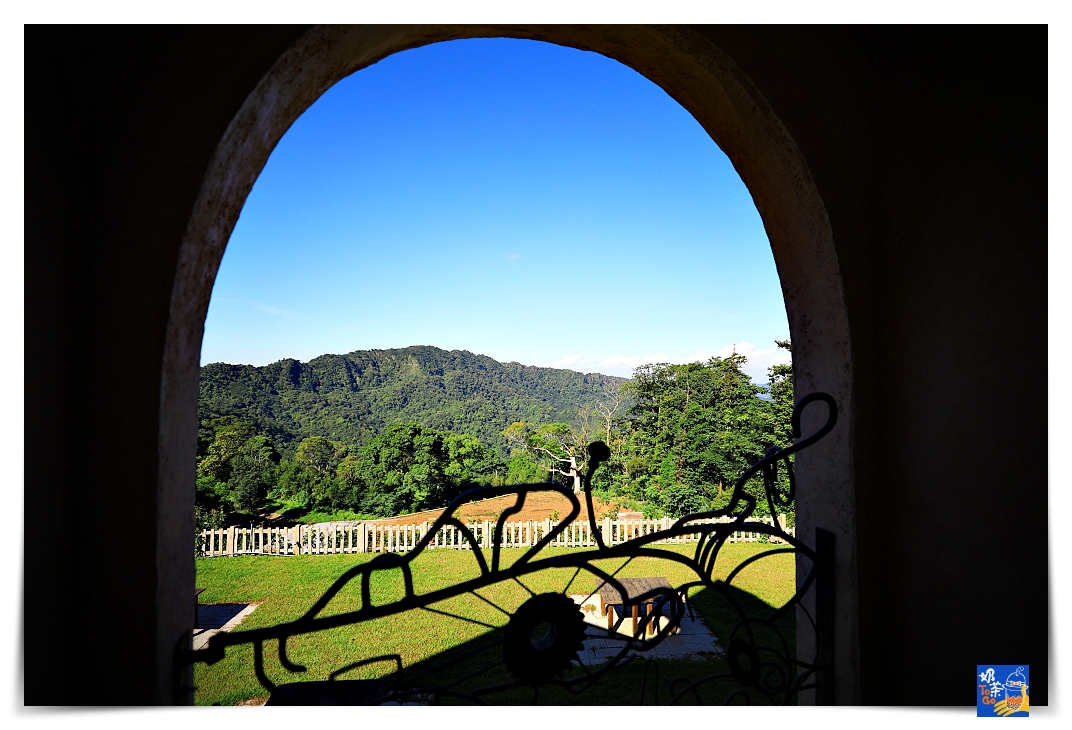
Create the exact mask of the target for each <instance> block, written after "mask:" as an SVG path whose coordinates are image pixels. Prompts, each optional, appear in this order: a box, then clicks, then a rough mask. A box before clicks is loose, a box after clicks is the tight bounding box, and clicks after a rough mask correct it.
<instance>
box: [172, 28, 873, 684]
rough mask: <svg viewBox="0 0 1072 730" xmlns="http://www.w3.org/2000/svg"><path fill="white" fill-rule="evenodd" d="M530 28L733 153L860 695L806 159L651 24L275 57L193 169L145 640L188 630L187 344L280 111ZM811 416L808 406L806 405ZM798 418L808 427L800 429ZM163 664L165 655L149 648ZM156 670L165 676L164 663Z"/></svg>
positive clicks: (372, 41)
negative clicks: (796, 407) (825, 402)
mask: <svg viewBox="0 0 1072 730" xmlns="http://www.w3.org/2000/svg"><path fill="white" fill-rule="evenodd" d="M492 36H496V37H502V36H507V37H515V38H528V39H534V40H543V41H547V42H551V43H556V44H559V45H565V46H572V47H575V48H580V49H584V50H591V51H596V52H598V53H601V54H603V55H606V56H608V57H610V58H613V59H615V60H617V61H620V62H622V63H624V64H626V65H627V66H630V67H632V68H633V69H635V70H636V71H638V72H639V73H640V74H642V75H643V76H645V77H647V78H648V79H650V80H651V81H653V82H654V83H656V84H657V85H659V86H660V87H662V88H663V89H664V90H666V91H667V93H669V94H670V95H671V96H672V97H673V98H675V99H676V100H677V101H678V102H679V103H681V104H682V106H684V107H685V109H687V110H688V111H689V112H690V113H691V114H692V115H693V116H694V117H695V118H696V119H697V121H699V123H700V124H701V125H702V126H703V127H704V129H706V130H707V132H708V133H709V134H710V135H711V137H712V138H713V139H714V140H715V142H716V143H717V144H719V146H720V147H721V148H722V149H723V150H724V151H725V152H726V154H727V155H728V156H729V157H730V159H731V161H732V162H733V164H734V166H735V167H736V169H737V171H738V173H739V174H740V176H741V178H742V179H743V180H744V182H745V184H746V185H747V186H748V188H749V190H750V191H751V193H752V196H753V198H754V200H755V203H756V206H757V208H758V210H759V212H760V214H761V216H762V217H763V221H764V225H765V227H766V229H767V233H768V237H769V239H770V242H771V246H772V249H773V252H774V256H775V261H776V264H777V266H778V271H779V277H780V279H781V283H782V290H783V294H784V296H785V300H786V310H787V314H788V318H789V327H790V333H791V336H792V339H793V341H794V345H795V347H794V361H795V362H794V369H795V379H796V384H797V392H798V394H806V393H808V392H811V391H816V390H821V391H825V392H828V393H830V394H832V395H833V396H834V397H835V399H836V400H837V402H838V404H839V407H840V411H841V421H840V426H839V429H838V430H837V431H836V432H835V433H834V434H832V435H831V437H829V438H828V439H826V440H825V441H824V442H822V443H821V444H820V445H819V446H817V447H816V448H815V449H814V450H812V451H810V452H808V453H806V454H802V455H801V457H800V460H799V461H798V474H799V483H800V486H799V498H798V509H797V512H798V517H797V519H798V534H799V535H801V536H804V537H805V539H807V536H808V535H811V534H813V533H814V530H815V528H816V527H822V528H824V529H827V530H829V531H830V532H832V533H834V535H835V536H836V539H837V541H838V547H837V573H836V576H837V577H836V585H837V597H836V604H835V605H836V612H837V613H836V615H837V626H838V631H837V633H836V635H835V637H836V638H835V642H836V644H835V663H836V664H835V666H836V672H837V678H836V686H837V687H838V696H839V700H840V701H842V702H852V701H855V700H856V699H857V698H858V697H859V690H858V686H859V682H858V677H857V671H856V665H857V661H856V656H857V650H856V588H855V585H856V563H855V508H854V495H853V483H852V474H851V459H850V455H851V448H852V425H853V404H852V370H851V360H850V354H849V336H848V321H847V315H846V312H845V304H844V298H843V294H842V290H841V282H840V277H839V274H838V266H837V260H836V254H835V252H834V247H833V242H832V237H831V231H830V226H829V221H828V220H827V216H826V212H825V208H824V206H823V203H822V200H821V199H820V198H819V195H818V193H817V190H816V188H815V185H814V182H813V181H812V180H811V177H810V174H809V173H808V170H807V166H806V164H805V162H804V160H803V158H802V156H801V155H800V152H799V151H798V150H797V149H796V146H795V145H794V143H793V141H792V139H791V138H790V137H789V135H788V133H787V132H786V130H785V129H784V127H783V126H782V125H781V124H780V123H779V122H778V120H777V118H776V117H775V115H774V114H773V112H772V110H771V109H770V108H769V107H768V106H767V105H766V103H765V102H764V100H763V97H762V95H761V94H760V93H759V91H758V90H757V89H755V88H754V87H753V86H751V84H750V82H749V81H748V79H747V78H745V77H744V76H743V74H741V73H740V71H739V70H737V69H736V66H735V65H734V63H733V61H732V60H731V59H729V58H728V57H726V56H725V55H724V54H722V53H721V52H720V51H719V50H718V49H717V48H715V47H714V46H712V45H711V44H710V43H709V42H707V41H706V40H704V39H702V38H699V37H698V36H694V35H691V34H689V33H688V32H685V31H678V30H674V31H667V30H659V29H651V28H535V29H534V28H515V29H503V28H481V27H471V28H450V27H436V28H422V27H408V28H401V29H399V28H371V29H369V28H359V29H353V28H315V29H313V30H311V31H309V32H308V33H307V34H306V35H305V36H304V37H303V38H302V39H300V40H299V41H298V42H297V43H296V44H295V45H294V46H293V47H291V48H290V49H289V50H288V51H287V53H285V54H284V55H283V56H282V57H281V58H280V59H279V61H278V62H277V63H276V64H275V66H274V67H273V69H272V70H271V71H270V72H269V73H268V75H267V76H265V78H264V79H262V81H261V82H260V84H259V85H258V86H257V88H256V90H255V91H254V92H253V94H251V95H250V97H249V98H248V99H247V100H246V102H245V104H244V105H243V107H242V109H241V110H240V112H239V113H238V115H237V116H236V117H235V119H234V120H232V122H231V124H230V126H229V127H228V130H227V132H226V134H225V136H224V138H223V140H222V141H221V142H220V144H219V146H218V148H217V151H216V154H215V156H214V158H213V161H212V163H211V166H210V168H209V171H208V173H207V175H206V178H205V181H204V184H203V186H202V190H201V193H200V196H199V198H198V201H197V204H196V207H195V209H194V212H193V215H192V217H191V220H190V223H189V226H188V229H187V233H186V237H185V239H184V241H183V245H182V250H181V253H180V261H179V266H178V269H177V272H176V279H175V287H174V291H173V296H172V302H171V314H170V320H169V325H168V334H167V342H166V350H165V357H164V366H163V373H162V376H163V379H162V391H161V402H160V403H161V416H160V418H161V422H160V467H159V480H158V505H159V508H158V510H159V511H158V516H157V519H158V525H157V528H158V531H159V535H160V541H159V543H158V548H157V565H158V566H160V569H161V575H160V582H159V584H158V589H157V610H158V616H159V623H158V627H159V628H158V643H159V646H160V647H165V646H166V647H167V648H168V649H170V647H172V646H174V644H175V640H176V637H177V636H180V635H181V633H182V632H183V631H184V630H186V629H187V628H188V625H187V624H188V621H189V616H188V611H187V609H186V608H185V607H187V606H189V603H190V601H191V599H192V592H193V566H192V559H191V556H190V555H189V549H188V546H189V543H190V540H189V539H188V538H189V536H190V533H191V532H192V519H191V518H190V515H191V513H192V493H191V489H190V485H191V484H192V482H193V454H194V453H195V452H196V439H197V436H196V432H197V416H196V414H197V393H198V388H197V382H198V367H199V353H200V345H201V339H202V334H203V328H204V321H205V316H206V313H207V309H208V302H209V297H210V295H211V291H212V285H213V281H214V278H215V275H216V271H217V269H218V267H219V264H220V261H221V258H222V255H223V251H224V248H225V246H226V243H227V240H228V238H229V236H230V233H231V231H232V229H233V227H234V225H235V222H236V220H237V217H238V214H239V212H240V211H241V209H242V206H243V203H244V201H245V198H246V196H247V195H248V193H249V191H250V189H251V188H252V186H253V182H254V181H255V180H256V178H257V176H258V175H259V173H260V171H261V169H262V168H263V166H264V164H265V163H266V161H267V159H268V155H269V154H270V153H271V151H272V149H273V148H274V146H275V145H276V143H277V142H278V141H279V139H280V138H281V137H282V135H283V133H284V132H285V131H286V130H287V128H288V127H289V126H290V124H291V123H293V121H294V120H295V119H296V118H297V117H298V116H299V115H300V114H301V113H302V112H303V111H304V110H305V109H307V108H308V107H309V106H310V105H311V104H312V103H313V102H315V101H316V99H317V98H319V96H320V95H321V94H322V93H324V91H326V90H327V89H328V88H329V87H330V86H331V85H332V84H334V83H335V82H337V81H338V80H340V79H341V78H343V77H345V76H347V75H349V74H351V73H353V72H354V71H357V70H359V69H361V68H363V67H365V66H368V65H370V64H372V63H375V62H377V61H379V60H381V59H382V58H385V57H386V56H388V55H390V54H392V53H396V52H398V51H401V50H405V49H408V48H413V47H417V46H420V45H425V44H428V43H434V42H438V41H445V40H452V39H458V38H473V37H492ZM812 417H814V418H820V417H821V415H820V414H813V416H812ZM805 427H806V428H807V425H806V426H805ZM159 656H160V657H161V661H162V662H163V661H166V657H167V656H168V652H167V651H161V652H160V653H159ZM161 669H162V671H161V677H165V676H167V675H168V674H169V672H168V671H167V669H166V668H165V667H163V666H162V667H161Z"/></svg>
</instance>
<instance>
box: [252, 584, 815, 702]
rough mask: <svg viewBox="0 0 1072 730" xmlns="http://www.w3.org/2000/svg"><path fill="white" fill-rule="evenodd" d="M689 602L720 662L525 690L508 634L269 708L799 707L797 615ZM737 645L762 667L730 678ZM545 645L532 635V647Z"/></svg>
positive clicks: (574, 669)
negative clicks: (793, 682) (730, 651)
mask: <svg viewBox="0 0 1072 730" xmlns="http://www.w3.org/2000/svg"><path fill="white" fill-rule="evenodd" d="M690 602H691V604H692V607H693V609H694V610H695V611H696V612H697V614H698V615H699V616H700V617H701V618H702V619H703V621H704V623H705V624H706V625H707V627H708V629H709V630H710V631H711V632H712V633H713V634H714V636H715V637H716V642H717V643H718V645H719V646H720V647H721V648H722V649H723V653H722V654H720V655H714V656H713V657H712V655H704V656H705V658H703V659H700V658H699V655H696V658H685V659H674V660H671V659H666V658H658V657H657V656H655V654H656V651H657V650H653V651H649V652H646V653H645V654H644V655H637V656H632V657H630V656H628V655H626V658H623V659H621V660H618V661H617V662H616V663H613V662H612V663H610V664H603V665H591V666H580V665H579V664H577V663H576V662H575V663H573V665H572V666H570V668H568V669H566V670H565V671H564V672H563V673H562V674H561V675H560V676H559V677H557V678H556V679H555V680H554V681H552V682H545V683H542V684H539V685H530V684H521V683H518V682H517V681H516V680H515V679H514V677H513V676H512V675H511V673H510V672H509V671H508V670H507V668H506V666H505V661H504V648H503V646H504V636H505V634H506V631H507V628H506V626H505V625H504V626H502V627H499V628H495V629H493V630H489V631H488V632H486V633H484V634H482V635H481V636H479V637H477V638H475V639H472V640H470V641H467V642H465V643H462V644H460V645H458V646H455V647H452V648H450V649H448V650H446V651H443V652H440V653H439V654H436V655H434V656H432V657H429V658H427V659H425V660H423V661H419V662H417V663H414V664H412V665H410V666H407V667H405V668H404V669H401V668H400V667H401V662H400V661H397V662H396V661H395V660H394V659H392V658H388V657H383V658H379V659H376V658H373V659H365V660H362V661H360V662H355V663H354V664H352V665H349V666H348V667H344V668H342V669H340V670H338V671H337V672H335V673H334V674H335V675H336V676H337V677H338V679H337V680H335V681H320V682H304V683H302V682H295V683H291V684H288V685H282V686H281V687H280V690H277V692H276V693H275V695H273V699H272V701H271V702H270V704H290V703H292V704H302V705H308V704H380V703H381V702H382V701H383V700H385V699H386V700H389V701H391V703H392V704H393V703H396V702H397V703H400V704H408V703H415V704H472V703H486V704H490V705H524V704H541V705H544V704H546V705H640V704H646V705H665V704H670V703H673V704H685V705H696V704H702V705H719V704H725V703H729V704H783V703H784V704H796V696H795V695H794V694H793V693H792V692H791V691H790V690H789V689H788V686H787V685H788V684H789V682H787V681H786V680H788V679H790V678H791V677H795V675H796V671H795V669H793V664H792V662H793V659H794V657H795V647H796V626H795V614H794V611H793V610H789V611H787V612H786V614H785V615H783V616H781V617H780V618H779V619H778V620H777V621H776V622H775V623H774V624H768V623H767V622H766V621H765V619H767V618H768V617H769V616H770V615H771V614H772V613H773V612H774V611H775V608H774V607H773V606H771V605H769V604H768V603H766V602H765V601H763V600H761V599H759V598H758V597H756V596H754V595H752V594H750V593H747V592H745V591H743V590H740V589H738V588H735V587H733V586H729V585H726V584H724V583H719V584H717V585H716V587H715V588H702V589H699V590H696V591H695V592H694V594H693V595H692V596H691V597H690ZM742 617H744V618H746V619H747V620H745V621H742ZM597 635H598V634H597V632H594V631H593V630H592V629H589V637H591V638H595V637H596V636H597ZM734 639H738V640H747V643H748V644H749V645H751V646H755V647H757V648H759V652H758V654H756V655H754V656H753V659H752V662H753V663H755V666H753V665H752V664H750V663H749V661H748V657H747V656H745V657H742V658H740V659H738V661H737V671H736V672H734V671H731V668H730V665H729V660H728V658H727V652H726V651H725V650H726V649H727V647H729V646H730V644H731V643H732V642H733V640H734ZM539 641H540V637H537V636H535V635H534V636H533V638H532V643H533V645H534V646H536V645H538V643H539ZM763 647H768V648H767V649H763ZM738 656H740V654H739V652H738ZM757 660H758V663H756V662H757ZM347 674H349V675H350V677H349V678H347V677H345V676H344V675H347ZM354 677H365V678H363V679H355V678H354Z"/></svg>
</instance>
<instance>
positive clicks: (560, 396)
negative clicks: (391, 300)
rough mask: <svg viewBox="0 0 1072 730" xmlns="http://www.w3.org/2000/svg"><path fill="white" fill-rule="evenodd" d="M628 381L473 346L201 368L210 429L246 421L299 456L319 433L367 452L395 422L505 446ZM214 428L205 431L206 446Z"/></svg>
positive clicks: (571, 418) (571, 416)
mask: <svg viewBox="0 0 1072 730" xmlns="http://www.w3.org/2000/svg"><path fill="white" fill-rule="evenodd" d="M625 381H626V379H625V378H618V377H613V376H609V375H600V374H598V373H590V374H587V375H585V374H582V373H578V372H574V371H572V370H557V369H553V368H540V367H529V366H524V365H520V364H518V363H516V362H511V363H501V362H498V361H497V360H494V359H492V358H490V357H487V356H485V355H474V354H473V353H471V352H468V351H466V350H452V351H450V352H447V351H446V350H441V349H439V348H436V347H427V346H416V347H406V348H402V349H394V350H359V351H356V352H351V353H349V354H347V355H322V356H320V357H317V358H314V359H313V360H310V361H309V362H308V363H302V362H298V361H297V360H292V359H287V360H280V361H279V362H276V363H272V364H271V365H265V366H263V367H254V366H252V365H227V364H224V363H214V364H211V365H206V366H204V367H202V368H201V389H200V399H199V415H200V420H201V422H202V425H203V429H202V430H205V427H207V424H208V422H209V421H210V420H211V419H213V418H217V417H219V416H237V417H239V418H241V419H243V420H245V421H248V422H250V423H251V424H253V426H254V427H255V428H256V429H257V430H258V431H260V432H263V433H267V434H270V435H271V437H272V439H273V440H274V441H275V443H276V444H277V446H278V447H279V448H280V450H281V451H282V452H283V453H284V455H286V454H293V452H294V450H295V449H296V447H297V445H298V443H299V442H301V440H302V439H304V438H306V437H309V436H324V437H326V438H328V439H331V440H333V441H339V442H342V443H345V444H349V445H352V446H363V445H365V444H367V443H368V442H369V441H370V440H371V439H372V438H373V437H375V436H378V435H380V434H382V433H384V432H385V431H386V430H387V427H388V426H389V425H391V424H398V423H419V424H421V425H422V426H425V427H429V428H433V429H439V430H442V431H450V432H453V433H458V434H469V435H472V436H476V437H477V438H478V439H480V440H481V441H482V442H484V443H485V444H488V445H491V446H494V447H501V446H502V445H503V438H502V432H503V430H504V429H505V428H506V427H507V426H509V425H510V424H511V423H515V422H518V421H527V422H529V423H535V424H540V423H553V422H564V423H575V422H576V421H577V419H578V412H579V411H580V410H582V409H587V410H591V408H592V407H593V406H594V405H595V404H597V403H600V402H603V401H605V400H606V399H607V398H608V397H610V396H611V395H612V394H615V393H617V391H618V388H619V387H620V386H621V384H622V383H624V382H625ZM211 438H212V436H211V432H210V431H209V432H206V433H204V434H202V440H203V442H204V441H205V439H209V440H210V439H211Z"/></svg>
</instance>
